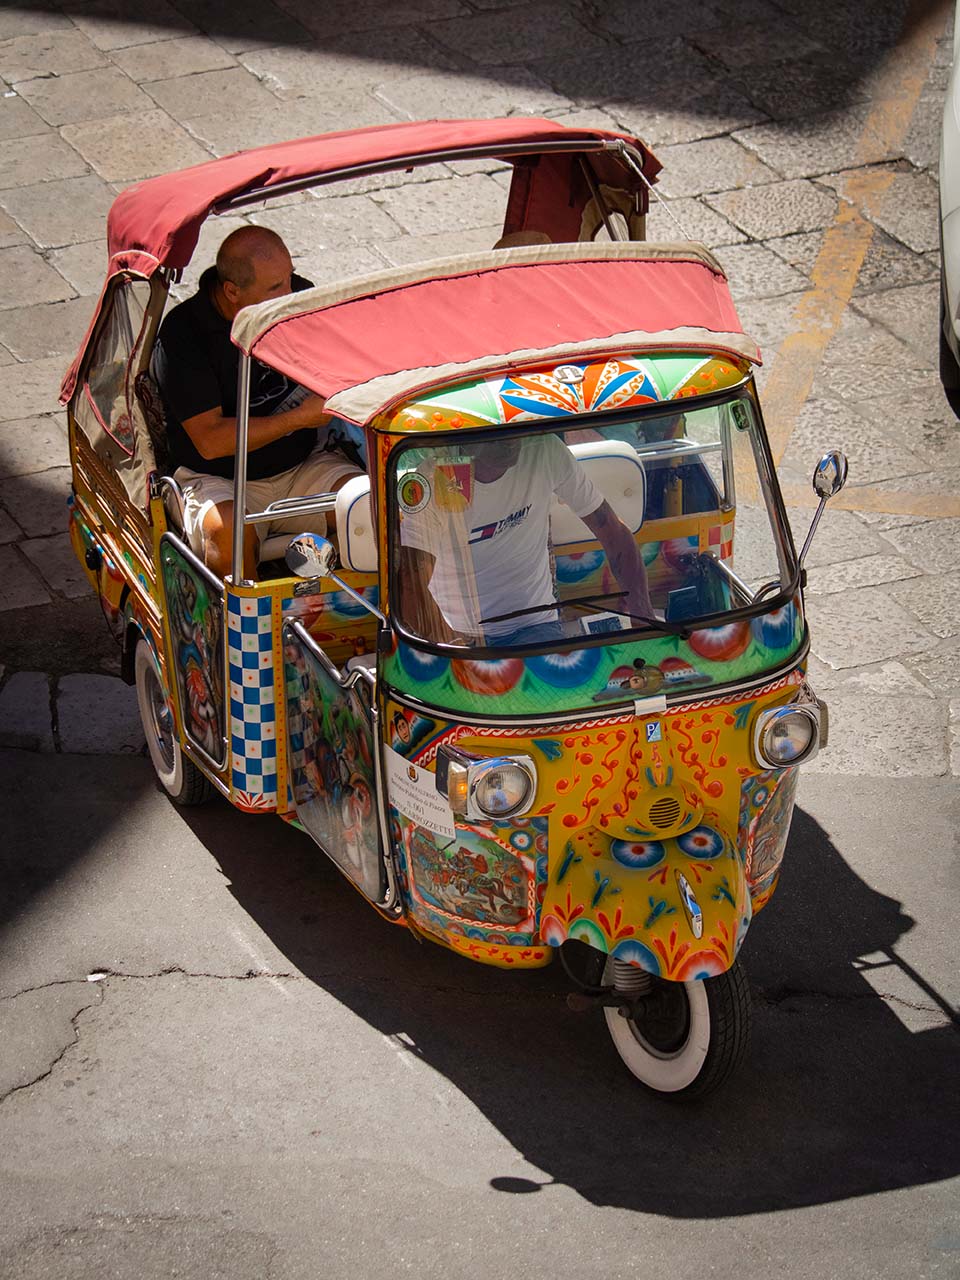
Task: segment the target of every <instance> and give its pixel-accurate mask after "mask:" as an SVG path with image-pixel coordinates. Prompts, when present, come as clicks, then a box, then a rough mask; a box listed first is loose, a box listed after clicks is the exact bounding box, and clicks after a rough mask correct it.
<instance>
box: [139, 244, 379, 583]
mask: <svg viewBox="0 0 960 1280" xmlns="http://www.w3.org/2000/svg"><path fill="white" fill-rule="evenodd" d="M309 287H310V283H309V281H307V280H304V279H302V278H301V277H300V276H296V275H294V274H293V263H292V261H291V258H290V254H289V252H288V251H287V247H286V245H285V244H284V243H283V241H282V240H281V239H280V237H279V236H278V235H277V234H276V232H274V231H269V230H268V229H267V228H265V227H241V228H240V229H239V230H238V231H234V232H233V233H232V234H231V235H229V236H227V238H226V239H225V240H224V242H223V244H222V245H221V246H220V250H219V252H218V253H217V261H216V266H214V267H209V268H208V269H207V270H206V271H205V272H204V273H203V275H202V276H201V277H200V285H199V288H198V289H197V292H196V293H195V294H194V295H193V296H192V297H190V298H188V299H187V300H186V301H185V302H181V303H180V305H179V306H177V307H174V308H173V310H172V311H171V312H170V313H169V315H167V316H166V318H165V319H164V321H163V323H162V324H161V326H160V332H159V334H158V336H157V344H156V349H155V352H154V363H153V372H154V376H155V378H156V380H157V383H158V385H159V388H160V394H161V397H162V399H163V405H164V411H165V413H166V417H167V431H168V436H169V444H170V452H171V456H172V458H173V460H174V462H175V463H176V464H177V470H176V471H175V472H174V479H175V480H176V481H177V483H178V484H179V485H180V487H181V489H182V490H183V493H184V498H185V512H184V522H185V526H186V527H185V532H186V535H187V538H188V540H189V541H190V543H191V545H193V546H194V547H195V548H196V549H197V550H198V551H199V552H200V554H201V555H202V556H203V558H204V559H205V560H206V563H207V564H208V565H209V566H210V568H211V569H212V570H213V571H214V572H215V573H217V574H219V575H220V576H223V575H224V574H227V573H229V572H230V568H231V561H232V554H233V474H234V461H235V459H234V454H235V452H236V433H237V420H236V414H237V371H238V367H239V361H240V353H239V351H238V349H237V348H236V347H235V346H234V345H233V343H232V342H231V341H230V327H231V324H232V322H233V318H234V316H236V314H237V312H238V311H239V310H240V309H241V308H242V307H248V306H251V305H252V304H254V303H257V302H264V301H265V300H266V299H267V298H279V297H281V296H283V295H284V294H288V293H291V292H294V291H296V290H300V289H307V288H309ZM355 430H356V429H355V428H350V427H349V425H348V424H346V423H342V422H340V420H339V419H335V418H332V417H331V415H330V414H328V413H327V412H326V410H325V409H324V401H323V399H322V398H321V397H320V396H317V395H314V394H312V393H311V392H309V391H307V390H306V388H305V387H301V386H299V385H298V384H297V383H296V382H294V381H293V380H292V379H290V378H288V377H286V376H285V375H284V374H282V373H278V372H277V371H276V370H274V369H269V368H267V366H266V365H263V364H261V363H260V362H259V361H257V360H254V361H252V369H251V385H250V427H249V437H248V439H249V449H248V461H247V510H248V511H262V510H263V509H264V508H265V507H267V506H268V505H269V504H270V503H271V502H276V501H277V500H279V499H281V498H291V497H299V496H303V495H306V494H314V493H330V492H333V491H335V490H337V489H339V488H340V487H341V485H343V484H345V483H346V481H347V480H349V479H350V478H351V477H353V476H356V475H360V474H362V471H361V468H360V467H359V466H357V465H356V463H357V462H358V461H362V459H361V458H360V457H358V455H357V453H356V451H355V450H354V451H353V455H352V456H353V460H348V457H347V452H346V451H345V450H347V451H349V444H350V442H349V440H348V439H347V437H348V435H349V434H350V433H351V431H355ZM360 439H361V442H362V436H361V437H360ZM326 527H327V523H326V517H325V516H324V515H323V514H322V513H321V514H316V515H312V516H305V517H304V516H298V517H293V518H289V519H287V520H280V521H277V522H276V523H275V524H271V525H262V524H260V525H248V526H247V528H246V530H245V531H244V548H243V563H244V568H243V572H244V577H247V578H253V577H254V576H255V570H256V562H257V551H258V549H259V545H260V543H261V542H262V541H263V539H264V538H266V537H267V536H268V533H271V532H275V531H280V532H287V531H288V532H290V533H291V534H293V533H299V532H302V531H303V530H305V529H309V530H311V531H312V532H316V533H321V534H323V533H325V532H326Z"/></svg>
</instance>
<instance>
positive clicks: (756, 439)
mask: <svg viewBox="0 0 960 1280" xmlns="http://www.w3.org/2000/svg"><path fill="white" fill-rule="evenodd" d="M744 400H746V401H748V402H749V412H750V414H751V415H752V418H753V425H752V427H751V430H750V443H751V449H752V453H753V458H754V464H755V466H756V469H757V480H758V482H759V484H760V488H761V492H762V494H763V498H764V506H765V508H766V511H767V517H768V520H769V522H770V527H771V533H772V535H773V539H774V542H775V544H776V548H777V556H778V559H779V560H780V566H781V567H780V578H781V582H783V580H784V578H786V579H787V581H786V584H785V585H783V586H781V589H780V590H779V591H778V592H777V593H776V594H773V595H765V596H764V597H763V598H762V600H761V601H760V602H759V603H754V602H752V601H751V602H750V603H747V604H744V605H740V606H738V607H737V608H735V609H726V610H724V611H722V612H720V613H711V614H704V615H703V616H702V617H697V618H691V619H684V623H685V624H686V623H687V622H689V623H690V625H689V627H688V628H686V629H687V630H689V631H706V630H709V629H710V628H711V627H717V626H726V625H727V624H728V623H731V622H738V621H741V620H749V619H750V618H755V617H759V616H760V615H761V614H764V613H770V612H773V611H774V610H776V609H780V608H783V607H784V605H786V604H787V603H788V602H789V601H790V600H791V599H792V598H793V597H794V596H795V595H796V593H797V591H798V590H799V589H800V587H801V586H802V574H801V568H800V565H799V563H798V560H797V553H796V547H795V545H794V541H793V533H792V530H791V528H790V522H789V520H788V519H787V512H786V506H785V503H784V501H783V495H782V493H781V492H780V485H779V482H778V480H777V474H776V467H775V465H774V462H773V457H772V455H771V453H770V442H769V439H768V437H767V432H766V426H765V423H764V420H763V414H762V412H761V409H760V403H759V397H758V396H757V392H756V386H755V383H754V379H753V375H752V374H747V375H746V377H744V379H743V380H742V381H741V382H739V383H737V384H736V385H735V386H733V387H726V388H724V389H723V390H722V391H717V392H714V393H712V394H708V395H698V396H696V397H690V398H689V399H687V400H666V401H657V402H656V403H654V404H651V405H647V406H644V407H643V408H642V409H637V408H636V407H633V408H631V409H624V410H616V411H611V410H607V411H600V412H598V413H584V414H571V415H570V416H569V417H564V418H562V419H558V418H542V419H541V418H537V419H532V420H529V421H526V422H524V423H522V424H517V426H516V427H511V426H510V425H508V424H500V425H491V426H484V427H460V428H455V429H452V430H450V431H417V432H409V433H406V432H404V434H403V436H402V438H400V439H398V440H397V441H396V443H395V444H394V445H393V446H392V448H391V449H390V453H389V454H388V456H387V458H386V461H385V464H384V481H385V485H386V493H385V498H386V501H385V508H386V525H387V548H388V556H387V600H388V614H387V616H388V618H389V622H390V626H391V628H392V629H393V630H394V631H395V633H396V635H397V636H398V638H399V639H400V640H402V641H403V642H404V643H405V644H409V645H412V646H413V647H414V648H417V649H420V650H422V651H423V652H425V653H430V654H434V655H436V656H438V657H443V658H453V659H464V658H469V659H470V660H474V659H480V660H484V659H500V660H502V659H504V658H521V659H522V658H525V657H536V656H538V655H540V654H546V653H567V652H570V651H573V650H577V649H592V648H594V647H596V646H597V645H610V644H629V643H636V642H638V641H643V640H647V639H651V638H653V637H657V636H662V635H665V634H671V633H672V632H674V631H675V630H676V624H674V625H673V626H670V625H667V626H665V627H663V628H660V627H657V626H652V625H646V624H641V625H639V626H636V627H630V628H624V629H623V630H618V631H610V632H600V633H594V634H591V633H586V634H583V635H578V636H569V637H564V638H560V639H553V640H549V641H546V642H542V643H539V644H529V645H526V644H525V645H516V644H513V645H467V646H464V645H454V644H447V643H444V642H441V641H436V640H429V639H426V638H425V637H423V636H420V635H418V634H417V633H416V632H414V631H411V630H409V629H408V628H407V626H406V625H405V623H404V621H403V619H402V616H401V613H400V610H399V609H398V608H396V607H394V606H393V602H394V601H397V602H398V603H399V600H400V582H399V574H400V555H399V550H400V536H399V535H400V528H399V520H398V510H399V504H398V501H397V466H398V463H399V460H400V458H401V456H402V454H403V453H404V452H405V451H406V450H409V449H412V448H427V449H429V448H431V447H432V448H436V447H437V446H438V444H439V440H438V437H443V438H448V437H449V436H456V437H457V439H458V440H460V439H462V440H463V441H464V443H467V444H469V443H473V442H485V441H492V440H496V439H499V440H506V439H517V438H529V437H530V436H531V435H536V434H556V433H557V432H558V431H561V430H570V431H574V430H581V429H587V428H591V427H597V428H600V429H602V428H603V426H605V425H615V424H617V423H624V422H626V423H629V422H637V421H638V420H642V419H644V418H656V417H663V416H664V414H665V413H667V412H668V411H669V410H670V409H671V408H672V409H673V411H674V412H681V413H682V412H685V411H686V410H687V409H691V410H692V409H694V408H696V409H710V408H714V407H715V406H717V405H721V404H731V405H732V404H733V403H734V402H736V401H740V402H742V401H744ZM564 424H565V425H564ZM723 456H724V466H726V455H725V454H724V455H723ZM725 487H726V478H725ZM561 603H562V602H561Z"/></svg>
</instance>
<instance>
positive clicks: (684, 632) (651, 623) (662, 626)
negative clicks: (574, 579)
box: [480, 591, 690, 640]
mask: <svg viewBox="0 0 960 1280" xmlns="http://www.w3.org/2000/svg"><path fill="white" fill-rule="evenodd" d="M622 599H623V592H622V591H613V592H610V593H609V594H607V595H601V596H580V597H578V598H577V599H576V600H559V601H558V600H554V601H551V602H550V603H549V604H534V605H530V606H529V608H526V609H514V610H513V612H512V613H498V614H497V615H496V616H495V617H493V618H481V619H480V625H481V626H482V627H483V626H486V625H487V623H490V622H507V621H509V620H510V619H513V618H523V617H525V616H526V615H527V614H530V613H542V612H544V611H545V610H547V609H553V610H556V609H565V608H567V606H568V605H569V606H575V605H579V606H580V607H581V608H584V609H594V610H595V611H596V612H597V613H606V612H613V613H617V614H619V615H620V617H622V618H629V619H630V620H631V621H632V622H642V623H645V624H646V625H647V626H648V627H652V628H654V629H655V630H657V631H666V632H669V634H670V635H674V636H679V637H680V639H681V640H686V639H687V638H688V637H689V635H690V628H689V627H684V626H680V625H679V624H678V623H676V622H667V621H666V620H665V619H661V618H648V617H646V616H645V615H644V614H639V613H627V612H626V610H624V609H614V610H612V611H611V610H608V609H605V607H604V601H610V600H622Z"/></svg>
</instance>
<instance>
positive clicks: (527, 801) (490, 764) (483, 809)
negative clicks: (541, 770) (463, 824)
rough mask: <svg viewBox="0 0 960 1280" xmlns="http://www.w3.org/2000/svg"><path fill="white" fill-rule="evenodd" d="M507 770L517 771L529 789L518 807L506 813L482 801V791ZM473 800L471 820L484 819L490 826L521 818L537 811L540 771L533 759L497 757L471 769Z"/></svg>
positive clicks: (512, 807) (507, 810)
mask: <svg viewBox="0 0 960 1280" xmlns="http://www.w3.org/2000/svg"><path fill="white" fill-rule="evenodd" d="M506 769H516V770H517V771H518V772H519V773H521V774H522V775H523V777H524V778H525V780H526V789H525V791H524V793H523V795H522V797H521V798H520V799H519V800H518V801H517V802H516V804H513V805H510V806H509V807H508V808H506V809H492V808H489V807H488V806H487V805H486V804H484V802H483V800H482V799H481V798H480V795H479V792H480V788H481V787H482V786H483V784H484V782H485V781H486V780H487V779H488V778H489V777H490V776H491V774H494V773H497V772H500V771H502V770H506ZM468 794H469V800H468V803H467V812H468V814H470V815H471V816H475V817H483V818H486V819H487V820H488V821H490V822H501V821H504V820H506V819H507V818H519V817H521V816H522V815H523V814H525V813H528V812H529V811H530V809H531V808H532V807H533V802H534V799H535V797H536V794H537V769H536V765H535V764H534V763H533V761H532V760H531V758H530V757H529V756H495V757H493V758H492V759H489V758H488V759H486V760H484V761H483V762H482V763H477V764H475V765H473V766H472V767H471V769H470V778H469V783H468Z"/></svg>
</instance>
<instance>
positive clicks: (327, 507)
mask: <svg viewBox="0 0 960 1280" xmlns="http://www.w3.org/2000/svg"><path fill="white" fill-rule="evenodd" d="M336 508H337V495H336V494H335V493H330V494H324V495H323V496H322V497H317V496H312V495H311V496H306V497H302V498H278V499H277V501H276V502H271V503H270V505H269V506H268V507H264V509H263V510H262V511H248V512H247V513H246V516H245V519H246V522H247V524H266V523H267V522H268V521H270V520H281V519H288V518H289V517H290V516H297V515H305V516H307V515H313V514H314V513H316V512H318V511H335V510H336ZM290 536H291V537H295V536H296V535H295V534H291V535H290Z"/></svg>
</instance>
